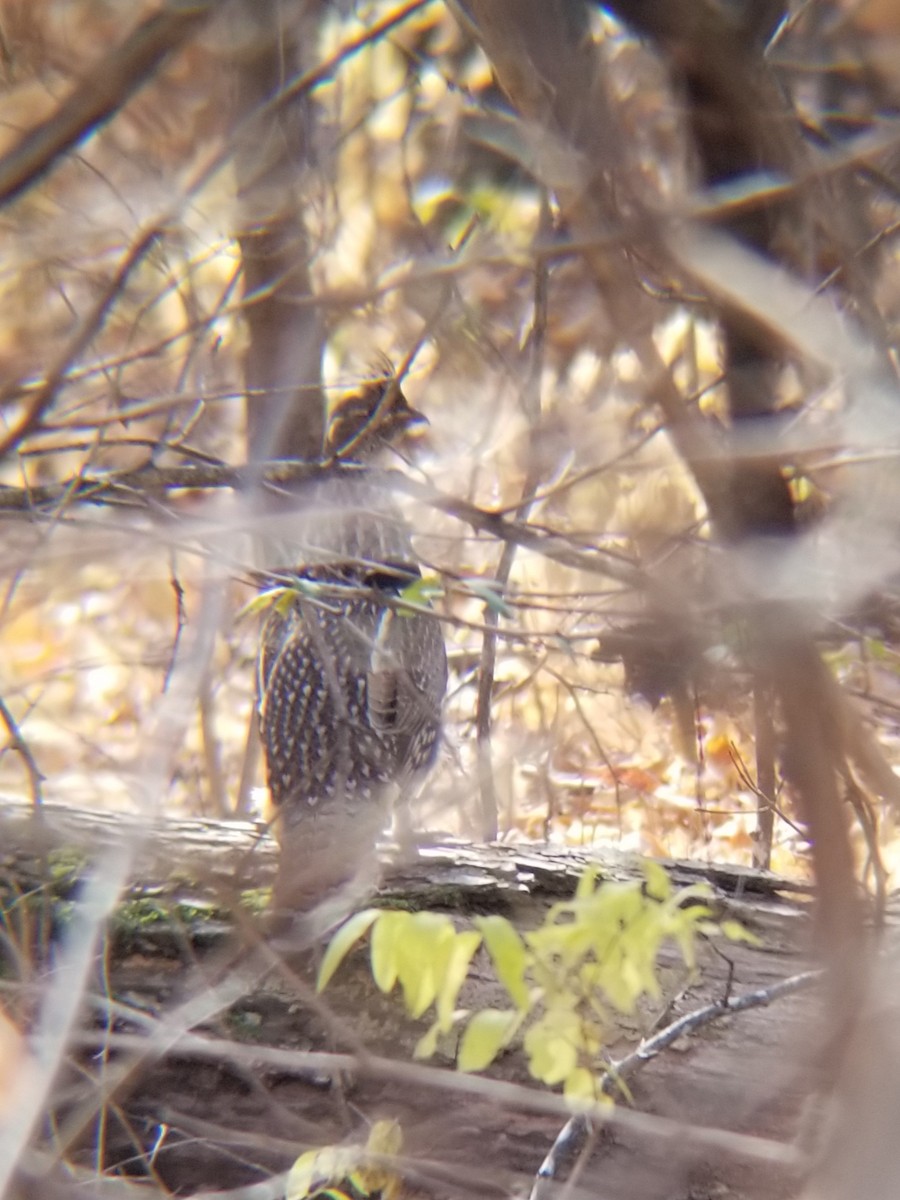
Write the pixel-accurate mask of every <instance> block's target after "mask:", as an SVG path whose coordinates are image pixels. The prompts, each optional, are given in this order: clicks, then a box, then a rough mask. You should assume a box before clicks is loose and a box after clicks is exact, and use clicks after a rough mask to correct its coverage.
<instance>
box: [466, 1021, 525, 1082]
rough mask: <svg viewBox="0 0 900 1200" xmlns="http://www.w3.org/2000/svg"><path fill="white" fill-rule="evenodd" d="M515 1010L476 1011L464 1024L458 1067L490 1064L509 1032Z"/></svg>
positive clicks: (480, 1068) (476, 1068)
mask: <svg viewBox="0 0 900 1200" xmlns="http://www.w3.org/2000/svg"><path fill="white" fill-rule="evenodd" d="M517 1024H518V1014H517V1013H514V1012H501V1011H500V1010H499V1009H496V1008H485V1009H483V1010H482V1011H481V1012H477V1013H475V1015H474V1016H473V1017H472V1019H471V1020H470V1021H469V1023H468V1025H467V1026H466V1028H465V1032H464V1033H463V1035H462V1041H461V1042H460V1044H459V1053H458V1054H457V1056H456V1063H457V1066H458V1067H459V1069H460V1070H461V1071H483V1070H484V1069H485V1067H489V1066H490V1065H491V1063H492V1062H493V1061H494V1059H495V1058H496V1057H497V1055H498V1054H499V1053H500V1051H501V1050H502V1049H503V1047H504V1046H505V1045H506V1043H507V1042H508V1040H509V1038H510V1037H511V1036H512V1033H513V1031H514V1030H515V1028H516V1026H517Z"/></svg>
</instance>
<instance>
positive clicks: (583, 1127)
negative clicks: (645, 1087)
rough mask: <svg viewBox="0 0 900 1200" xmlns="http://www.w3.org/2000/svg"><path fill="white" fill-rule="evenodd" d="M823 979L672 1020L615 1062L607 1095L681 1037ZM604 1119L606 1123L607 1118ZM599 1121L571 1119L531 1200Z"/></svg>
mask: <svg viewBox="0 0 900 1200" xmlns="http://www.w3.org/2000/svg"><path fill="white" fill-rule="evenodd" d="M821 978H822V972H821V971H802V972H800V973H799V974H798V975H791V976H790V977H789V978H788V979H782V980H781V981H780V982H778V983H775V984H772V986H771V987H766V988H758V989H757V990H756V991H753V992H746V993H745V994H744V995H743V996H731V997H728V998H726V999H724V1000H718V1001H716V1002H715V1003H714V1004H707V1005H705V1006H704V1007H703V1008H698V1009H695V1010H694V1011H693V1012H689V1013H685V1015H684V1016H683V1017H679V1018H678V1019H677V1020H676V1021H672V1022H671V1024H669V1025H667V1026H666V1027H665V1028H664V1029H661V1030H660V1031H659V1033H655V1034H654V1035H653V1036H652V1037H650V1038H647V1039H646V1041H644V1042H642V1043H641V1044H640V1045H639V1046H638V1047H637V1049H636V1050H633V1051H632V1052H631V1053H630V1054H626V1055H625V1057H624V1058H620V1059H619V1060H618V1061H617V1062H614V1063H611V1064H610V1067H609V1073H608V1074H607V1075H606V1077H605V1078H604V1080H603V1088H602V1090H603V1092H604V1093H609V1092H610V1091H612V1090H613V1088H615V1087H616V1086H617V1085H618V1082H619V1080H623V1079H625V1078H626V1077H629V1076H633V1075H634V1073H635V1072H636V1071H637V1070H638V1069H639V1068H640V1067H642V1066H644V1065H645V1064H646V1063H648V1062H650V1061H651V1060H652V1059H654V1058H656V1057H657V1055H659V1054H661V1053H662V1052H663V1050H667V1049H668V1048H669V1047H670V1046H672V1045H674V1043H675V1042H677V1041H678V1039H679V1038H682V1037H685V1036H687V1035H688V1034H691V1033H696V1031H697V1030H698V1029H700V1028H701V1027H702V1026H704V1025H709V1024H710V1023H711V1022H712V1021H718V1020H721V1019H722V1017H729V1016H732V1015H733V1014H734V1013H738V1012H744V1011H745V1010H747V1009H749V1008H760V1007H762V1006H764V1005H768V1004H771V1003H772V1001H773V1000H779V999H781V997H782V996H789V995H791V994H793V993H794V992H797V991H800V990H801V989H802V988H806V987H810V986H811V985H812V984H814V983H817V982H818V981H819V980H820V979H821ZM601 1119H602V1120H605V1119H606V1118H605V1117H604V1118H601ZM595 1121H596V1118H592V1117H591V1116H590V1115H589V1114H584V1113H579V1114H578V1115H577V1116H574V1117H570V1118H569V1120H568V1121H567V1122H566V1123H565V1125H564V1126H563V1127H562V1129H561V1130H560V1132H559V1134H558V1135H557V1138H556V1141H555V1142H554V1143H553V1145H552V1147H551V1148H550V1152H549V1153H548V1154H547V1157H546V1158H545V1159H544V1161H543V1162H542V1163H541V1165H540V1167H539V1169H538V1173H537V1176H536V1178H535V1182H534V1187H533V1188H532V1189H531V1195H530V1197H529V1200H544V1197H545V1194H546V1190H547V1185H548V1184H549V1183H550V1181H551V1180H558V1178H559V1175H560V1174H561V1173H562V1170H563V1168H564V1164H565V1163H568V1162H572V1161H573V1160H574V1159H575V1158H576V1157H577V1156H578V1155H579V1154H580V1153H581V1151H582V1150H583V1148H584V1147H585V1145H586V1144H587V1141H588V1139H589V1138H590V1137H591V1135H592V1134H593V1133H594V1131H595Z"/></svg>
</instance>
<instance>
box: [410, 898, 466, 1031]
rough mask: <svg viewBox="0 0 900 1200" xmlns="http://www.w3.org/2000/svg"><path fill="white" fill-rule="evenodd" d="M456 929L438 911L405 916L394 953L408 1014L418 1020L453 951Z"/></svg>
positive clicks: (433, 993) (431, 998) (436, 991)
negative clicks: (401, 933)
mask: <svg viewBox="0 0 900 1200" xmlns="http://www.w3.org/2000/svg"><path fill="white" fill-rule="evenodd" d="M455 938H456V930H455V929H454V928H453V923H452V922H451V920H450V918H449V917H446V916H444V915H443V914H442V913H432V912H418V913H412V914H409V915H408V920H407V922H406V925H405V928H404V931H403V937H402V939H401V940H400V942H399V944H398V947H397V953H398V973H399V978H400V985H401V987H402V988H403V999H404V1003H405V1004H406V1008H407V1011H408V1012H409V1014H410V1016H412V1017H415V1018H416V1019H418V1018H419V1017H421V1016H422V1014H423V1013H424V1012H425V1010H426V1009H427V1008H428V1007H429V1005H431V1004H432V1003H433V1002H434V1000H435V998H436V997H437V993H438V987H439V986H440V984H441V982H442V981H443V978H444V974H445V972H446V968H447V963H448V961H449V959H450V956H451V954H452V950H453V942H454V939H455Z"/></svg>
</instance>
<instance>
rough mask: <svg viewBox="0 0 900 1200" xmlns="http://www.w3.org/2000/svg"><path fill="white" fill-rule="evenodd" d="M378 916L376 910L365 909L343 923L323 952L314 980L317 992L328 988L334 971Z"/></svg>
mask: <svg viewBox="0 0 900 1200" xmlns="http://www.w3.org/2000/svg"><path fill="white" fill-rule="evenodd" d="M380 915H381V913H380V912H379V910H378V909H377V908H367V909H364V910H363V911H362V912H358V913H355V914H354V915H353V916H352V917H350V919H349V920H347V921H345V922H344V924H343V925H342V926H341V927H340V929H339V930H338V931H337V933H336V934H335V935H334V937H333V938H332V939H331V941H330V942H329V943H328V949H327V950H326V951H325V956H324V958H323V959H322V964H321V966H320V967H319V977H318V979H317V980H316V991H317V992H321V991H322V990H323V989H324V988H325V987H327V986H328V983H329V981H330V979H331V977H332V976H333V975H334V973H335V971H336V970H337V969H338V967H339V966H340V965H341V963H342V962H343V961H344V959H345V958H346V957H347V955H348V954H349V953H350V951H351V950H352V949H353V947H354V946H355V945H356V943H357V942H358V941H359V940H360V938H361V937H363V936H364V935H365V934H366V933H368V931H369V929H370V928H371V927H372V923H373V922H374V921H375V919H376V918H377V917H379V916H380Z"/></svg>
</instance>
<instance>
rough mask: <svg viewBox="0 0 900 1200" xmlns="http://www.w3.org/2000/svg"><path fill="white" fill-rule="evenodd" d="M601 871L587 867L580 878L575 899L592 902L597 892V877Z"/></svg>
mask: <svg viewBox="0 0 900 1200" xmlns="http://www.w3.org/2000/svg"><path fill="white" fill-rule="evenodd" d="M598 875H599V870H598V869H597V867H585V869H584V870H583V871H582V873H581V875H579V877H578V884H577V886H576V888H575V899H576V901H578V900H590V899H591V897H592V896H593V895H594V893H595V892H596V891H597V876H598Z"/></svg>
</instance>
